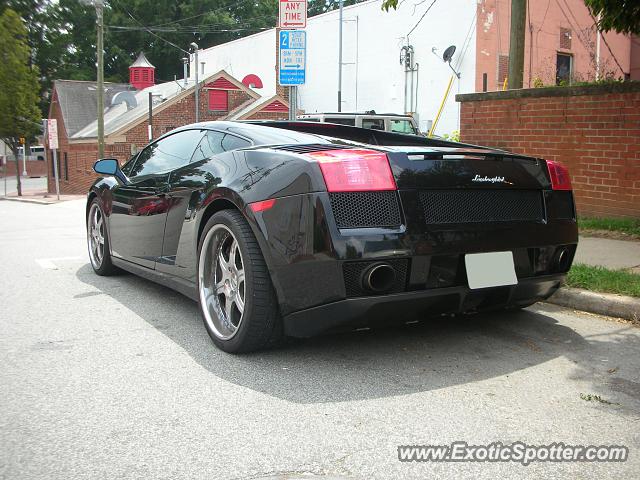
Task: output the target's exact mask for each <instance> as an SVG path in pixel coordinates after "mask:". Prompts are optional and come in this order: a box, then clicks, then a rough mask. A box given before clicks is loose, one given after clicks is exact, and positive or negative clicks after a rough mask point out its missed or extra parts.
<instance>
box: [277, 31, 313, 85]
mask: <svg viewBox="0 0 640 480" xmlns="http://www.w3.org/2000/svg"><path fill="white" fill-rule="evenodd" d="M278 46H279V49H280V57H279V58H280V62H279V70H280V71H279V75H278V76H279V79H280V85H283V86H295V85H304V82H305V77H306V60H307V32H305V31H304V30H281V31H280V41H279V43H278Z"/></svg>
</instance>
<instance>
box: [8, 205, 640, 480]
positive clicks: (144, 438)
mask: <svg viewBox="0 0 640 480" xmlns="http://www.w3.org/2000/svg"><path fill="white" fill-rule="evenodd" d="M83 209H84V204H83V203H82V202H81V201H74V202H65V203H60V204H56V205H33V204H23V203H17V202H7V201H0V260H1V263H0V265H1V268H2V275H1V277H0V299H1V301H2V302H1V304H0V305H1V307H0V308H1V310H0V312H1V313H0V355H1V357H2V361H1V364H0V365H1V366H0V391H1V392H2V394H0V412H2V415H0V477H1V478H11V479H17V478H20V479H27V478H47V479H58V478H59V479H70V478H73V479H80V478H171V479H177V478H194V479H201V478H210V479H225V480H229V479H249V478H263V477H275V478H292V477H293V476H295V475H302V474H310V475H311V474H313V475H315V476H318V477H321V478H323V477H326V478H328V477H344V478H349V479H354V480H365V479H367V480H368V479H381V480H382V479H385V480H387V479H394V478H416V479H418V478H420V479H422V478H487V479H494V478H501V477H506V478H545V477H554V478H572V479H576V478H637V476H638V471H640V458H639V456H638V452H640V368H639V367H640V330H639V329H637V328H636V327H633V326H631V325H629V324H626V323H618V322H614V321H611V320H607V319H603V318H600V317H596V316H592V315H587V314H580V313H575V312H572V311H569V310H564V309H560V308H556V307H551V306H544V305H537V306H534V307H532V308H529V309H528V310H526V311H522V312H518V313H505V314H492V315H481V316H474V317H469V318H460V319H450V318H446V319H437V320H432V321H426V322H424V323H422V324H418V325H407V326H405V327H403V328H399V329H392V330H389V329H387V330H379V331H366V332H355V333H350V334H344V335H334V336H326V337H322V338H316V339H311V340H305V341H297V342H294V343H292V344H291V345H289V346H287V347H286V348H283V349H280V350H276V351H270V352H263V353H256V354H251V355H245V356H232V355H228V354H225V353H223V352H220V351H219V350H216V349H215V348H214V346H213V345H212V343H211V342H210V340H209V338H208V337H207V335H206V332H205V330H204V327H203V326H202V324H201V320H200V318H199V316H198V313H197V309H196V305H195V304H194V303H193V302H191V301H190V300H188V299H186V298H185V297H183V296H181V295H179V294H177V293H174V292H172V291H170V290H168V289H165V288H163V287H160V286H157V285H155V284H153V283H150V282H148V281H145V280H142V279H140V278H137V277H134V276H132V275H122V276H117V277H111V278H102V277H97V276H95V275H94V274H93V272H92V270H91V267H90V265H89V263H88V258H87V255H86V251H85V245H84V230H83V229H84V224H83V221H84V220H83V211H84V210H83ZM581 394H583V396H585V395H589V394H591V395H598V396H599V397H598V398H599V399H600V400H602V401H603V402H606V403H603V402H601V401H598V400H592V401H587V400H584V399H582V398H581ZM585 398H589V397H585ZM609 402H610V403H609ZM457 440H464V441H466V442H469V443H470V444H484V443H491V442H494V441H501V442H503V443H511V442H514V441H518V440H520V441H524V442H528V443H532V444H549V443H553V442H564V443H567V444H585V445H588V444H596V445H602V444H616V445H626V446H628V447H629V449H630V458H629V461H628V462H626V463H617V464H612V463H609V464H585V463H561V464H559V463H553V464H552V463H546V464H541V463H536V464H532V465H529V466H527V467H525V466H521V465H519V464H513V463H510V464H506V463H420V464H417V463H401V462H399V461H398V459H397V447H398V445H405V444H412V445H415V444H448V443H450V442H453V441H457ZM309 478H314V477H309Z"/></svg>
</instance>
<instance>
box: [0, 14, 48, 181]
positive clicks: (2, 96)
mask: <svg viewBox="0 0 640 480" xmlns="http://www.w3.org/2000/svg"><path fill="white" fill-rule="evenodd" d="M30 59H31V49H30V48H29V44H28V41H27V30H26V28H25V26H24V24H23V23H22V20H21V19H20V17H19V16H18V14H17V13H16V12H14V11H13V10H11V9H5V10H4V12H3V13H2V15H1V16H0V86H1V88H0V138H1V139H2V140H4V142H5V143H6V144H7V145H8V146H9V148H11V150H12V151H13V154H14V156H16V162H17V155H18V147H19V145H20V143H19V139H20V138H21V137H24V138H26V139H32V138H34V137H35V136H36V134H38V133H39V130H40V124H41V123H40V119H41V117H40V111H39V110H38V73H37V68H36V67H35V66H32V65H30V63H31V61H30ZM16 166H17V165H16ZM17 171H19V170H17ZM18 193H20V180H19V175H18Z"/></svg>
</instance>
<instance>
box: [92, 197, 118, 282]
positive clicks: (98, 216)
mask: <svg viewBox="0 0 640 480" xmlns="http://www.w3.org/2000/svg"><path fill="white" fill-rule="evenodd" d="M87 246H88V248H89V260H91V266H92V267H93V271H94V272H96V273H97V274H98V275H101V276H109V275H114V274H115V273H117V271H118V269H117V268H116V267H115V266H114V265H113V263H111V253H110V252H111V248H110V246H109V233H108V232H107V224H106V222H105V216H104V211H103V210H102V207H101V206H100V202H98V199H97V198H94V199H93V201H92V202H91V206H90V208H89V215H88V217H87Z"/></svg>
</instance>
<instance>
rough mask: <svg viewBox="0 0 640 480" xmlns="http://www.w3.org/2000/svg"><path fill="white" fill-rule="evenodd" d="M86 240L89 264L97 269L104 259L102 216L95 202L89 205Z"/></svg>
mask: <svg viewBox="0 0 640 480" xmlns="http://www.w3.org/2000/svg"><path fill="white" fill-rule="evenodd" d="M87 240H88V243H89V258H90V259H91V264H92V265H93V267H94V268H95V269H99V268H100V267H101V266H102V260H103V259H104V217H103V215H102V210H100V207H99V206H98V204H97V203H94V204H93V205H91V209H90V210H89V225H88V227H87Z"/></svg>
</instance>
